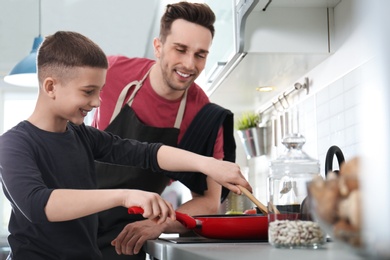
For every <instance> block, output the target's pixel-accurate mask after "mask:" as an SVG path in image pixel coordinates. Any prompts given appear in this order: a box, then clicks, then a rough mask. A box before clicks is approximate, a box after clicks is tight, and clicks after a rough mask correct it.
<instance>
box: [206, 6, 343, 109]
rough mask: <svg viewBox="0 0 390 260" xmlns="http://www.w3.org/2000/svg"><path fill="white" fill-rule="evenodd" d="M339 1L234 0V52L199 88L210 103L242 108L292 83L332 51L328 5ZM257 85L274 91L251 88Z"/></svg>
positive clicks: (257, 103)
mask: <svg viewBox="0 0 390 260" xmlns="http://www.w3.org/2000/svg"><path fill="white" fill-rule="evenodd" d="M339 2H340V0H315V1H307V0H306V1H304V0H301V1H283V0H275V1H272V2H270V4H269V5H268V6H267V3H268V1H263V0H260V1H259V0H254V1H244V0H242V1H239V2H238V3H237V5H236V6H235V7H234V8H233V9H234V10H235V13H234V15H233V21H234V25H233V26H234V31H235V33H234V37H235V40H234V42H235V53H234V55H231V57H233V58H232V59H230V60H228V62H227V63H226V64H224V67H223V68H222V69H221V72H220V73H219V75H218V76H217V77H214V80H213V82H212V83H211V84H210V82H209V83H208V85H206V86H205V91H206V93H207V94H208V95H209V96H210V99H211V101H212V102H215V103H218V104H220V105H222V106H225V107H229V108H230V109H231V110H232V111H233V112H243V111H244V110H253V109H254V108H256V107H261V106H262V105H264V104H265V103H266V102H269V101H270V100H271V99H272V98H274V97H276V96H278V95H280V94H281V93H283V91H285V90H286V89H287V88H289V87H292V85H293V84H294V83H295V82H294V81H295V80H297V79H298V78H300V77H301V76H302V75H304V74H305V73H307V72H308V71H310V70H311V69H312V68H314V67H315V66H317V65H318V64H319V63H321V62H322V61H324V60H325V59H326V58H328V57H329V56H330V55H331V54H332V53H333V50H332V40H333V38H332V34H333V7H334V6H335V5H337V4H338V3H339ZM264 9H265V10H264ZM239 23H241V24H239ZM217 33H218V32H217ZM213 45H218V46H213V48H215V47H217V48H218V47H220V46H221V45H222V44H220V43H218V42H217V41H216V42H214V43H213ZM220 61H221V60H220ZM222 61H226V60H222ZM208 62H209V65H208V66H212V64H213V63H215V61H213V60H209V61H208ZM222 64H223V63H222ZM201 85H202V84H201ZM261 86H272V87H273V88H274V90H273V91H272V92H261V93H260V92H257V91H256V88H258V87H261Z"/></svg>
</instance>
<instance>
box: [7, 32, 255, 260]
mask: <svg viewBox="0 0 390 260" xmlns="http://www.w3.org/2000/svg"><path fill="white" fill-rule="evenodd" d="M37 65H38V79H39V94H38V99H37V103H36V107H35V109H34V111H33V113H32V115H31V116H30V117H29V118H28V119H27V120H26V121H22V122H20V123H19V124H18V125H17V126H15V127H14V128H12V129H11V130H9V131H8V132H6V133H5V134H4V135H2V136H1V137H0V171H1V174H2V182H3V190H4V193H5V195H6V197H7V198H8V200H9V201H10V202H11V205H12V207H13V210H12V213H11V218H10V223H9V231H10V236H9V238H8V241H9V244H10V247H11V253H10V258H11V259H23V260H24V259H101V253H100V251H99V249H98V247H97V242H96V239H97V225H98V223H97V214H95V213H97V212H101V211H104V210H107V209H110V208H113V207H118V206H122V207H126V208H127V207H131V206H140V207H142V208H143V209H144V211H145V213H144V214H143V216H144V217H145V218H149V219H153V220H155V221H157V222H158V223H163V222H165V221H166V220H167V219H171V220H174V219H175V217H174V211H173V208H172V206H171V205H170V204H169V203H168V202H166V201H165V200H163V199H162V198H161V197H160V196H158V195H157V194H155V193H150V192H144V191H139V190H126V189H116V190H110V189H105V190H97V189H96V176H95V167H94V160H97V161H101V162H105V163H115V164H122V165H128V166H134V167H141V168H151V169H153V170H154V171H158V172H159V171H163V170H167V171H198V172H202V173H204V174H206V175H208V176H210V177H212V178H213V179H215V181H217V182H218V183H220V184H221V185H224V186H225V187H227V188H229V189H230V190H232V191H233V192H236V193H238V194H240V190H239V189H238V187H237V186H235V185H236V184H240V185H242V186H244V187H247V188H248V189H251V187H250V186H249V184H248V182H247V181H246V180H245V179H244V178H243V176H242V174H241V172H240V169H239V167H238V165H236V164H234V163H230V162H226V161H219V160H216V159H214V158H211V157H205V156H200V155H197V154H194V153H190V152H186V151H183V150H179V149H176V148H173V147H169V146H164V145H162V144H159V143H150V144H148V143H141V142H137V141H135V140H130V139H120V138H119V137H118V136H114V135H112V134H109V133H106V132H103V131H100V130H97V129H95V128H93V127H89V126H86V125H84V123H83V121H84V117H85V116H86V115H87V114H88V112H90V111H91V110H92V109H93V108H96V107H98V106H99V103H100V101H99V92H100V91H101V89H102V88H103V86H104V84H105V77H106V70H107V67H108V64H107V59H106V56H105V54H104V52H103V51H102V50H101V49H100V48H99V47H98V46H97V45H96V44H95V43H93V42H92V41H91V40H89V39H88V38H86V37H84V36H83V35H80V34H78V33H75V32H62V31H60V32H57V33H55V34H54V35H51V36H48V37H46V39H45V41H44V42H43V43H42V45H41V47H40V49H39V51H38V58H37ZM183 174H185V173H183Z"/></svg>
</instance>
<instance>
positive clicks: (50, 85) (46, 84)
mask: <svg viewBox="0 0 390 260" xmlns="http://www.w3.org/2000/svg"><path fill="white" fill-rule="evenodd" d="M42 90H43V91H44V92H45V93H46V94H47V95H48V96H49V97H51V98H55V85H54V79H53V78H51V77H48V78H46V79H45V80H44V81H43V84H42Z"/></svg>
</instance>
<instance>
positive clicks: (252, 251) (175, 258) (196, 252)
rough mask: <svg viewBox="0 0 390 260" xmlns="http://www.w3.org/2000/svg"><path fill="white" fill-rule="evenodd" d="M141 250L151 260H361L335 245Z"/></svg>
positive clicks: (157, 244) (156, 244)
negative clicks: (311, 248) (313, 247)
mask: <svg viewBox="0 0 390 260" xmlns="http://www.w3.org/2000/svg"><path fill="white" fill-rule="evenodd" d="M144 250H145V251H146V253H148V254H149V256H150V257H151V259H153V260H154V259H159V260H183V259H185V260H199V259H204V260H205V259H208V260H226V259H241V260H246V259H248V260H249V259H264V260H267V259H272V260H285V259H300V260H312V259H323V260H328V259H329V260H334V259H343V260H362V259H364V258H363V257H361V256H359V255H357V254H356V253H354V252H352V251H350V249H348V248H346V247H342V246H341V245H339V244H336V243H334V242H329V243H327V245H326V246H325V247H324V248H321V249H313V250H308V249H293V250H291V249H279V248H274V247H272V246H271V245H270V244H268V243H266V242H249V243H248V242H246V243H241V242H240V243H229V242H226V243H185V244H180V243H179V244H177V243H171V242H167V241H163V240H159V239H157V240H149V241H147V242H146V244H145V246H144Z"/></svg>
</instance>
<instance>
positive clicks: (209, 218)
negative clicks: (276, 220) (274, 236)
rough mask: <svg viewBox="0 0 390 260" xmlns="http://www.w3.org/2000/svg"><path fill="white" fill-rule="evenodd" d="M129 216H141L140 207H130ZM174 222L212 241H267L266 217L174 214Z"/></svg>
mask: <svg viewBox="0 0 390 260" xmlns="http://www.w3.org/2000/svg"><path fill="white" fill-rule="evenodd" d="M128 212H129V214H142V213H143V209H142V208H140V207H131V208H129V209H128ZM176 220H177V221H179V222H180V223H181V224H183V225H184V226H185V227H186V228H188V229H191V230H193V231H194V232H195V233H197V234H198V235H200V236H203V237H206V238H213V239H241V240H264V241H267V240H268V217H267V216H264V215H261V214H254V215H202V216H193V217H191V216H189V215H187V214H184V213H180V212H176Z"/></svg>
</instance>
